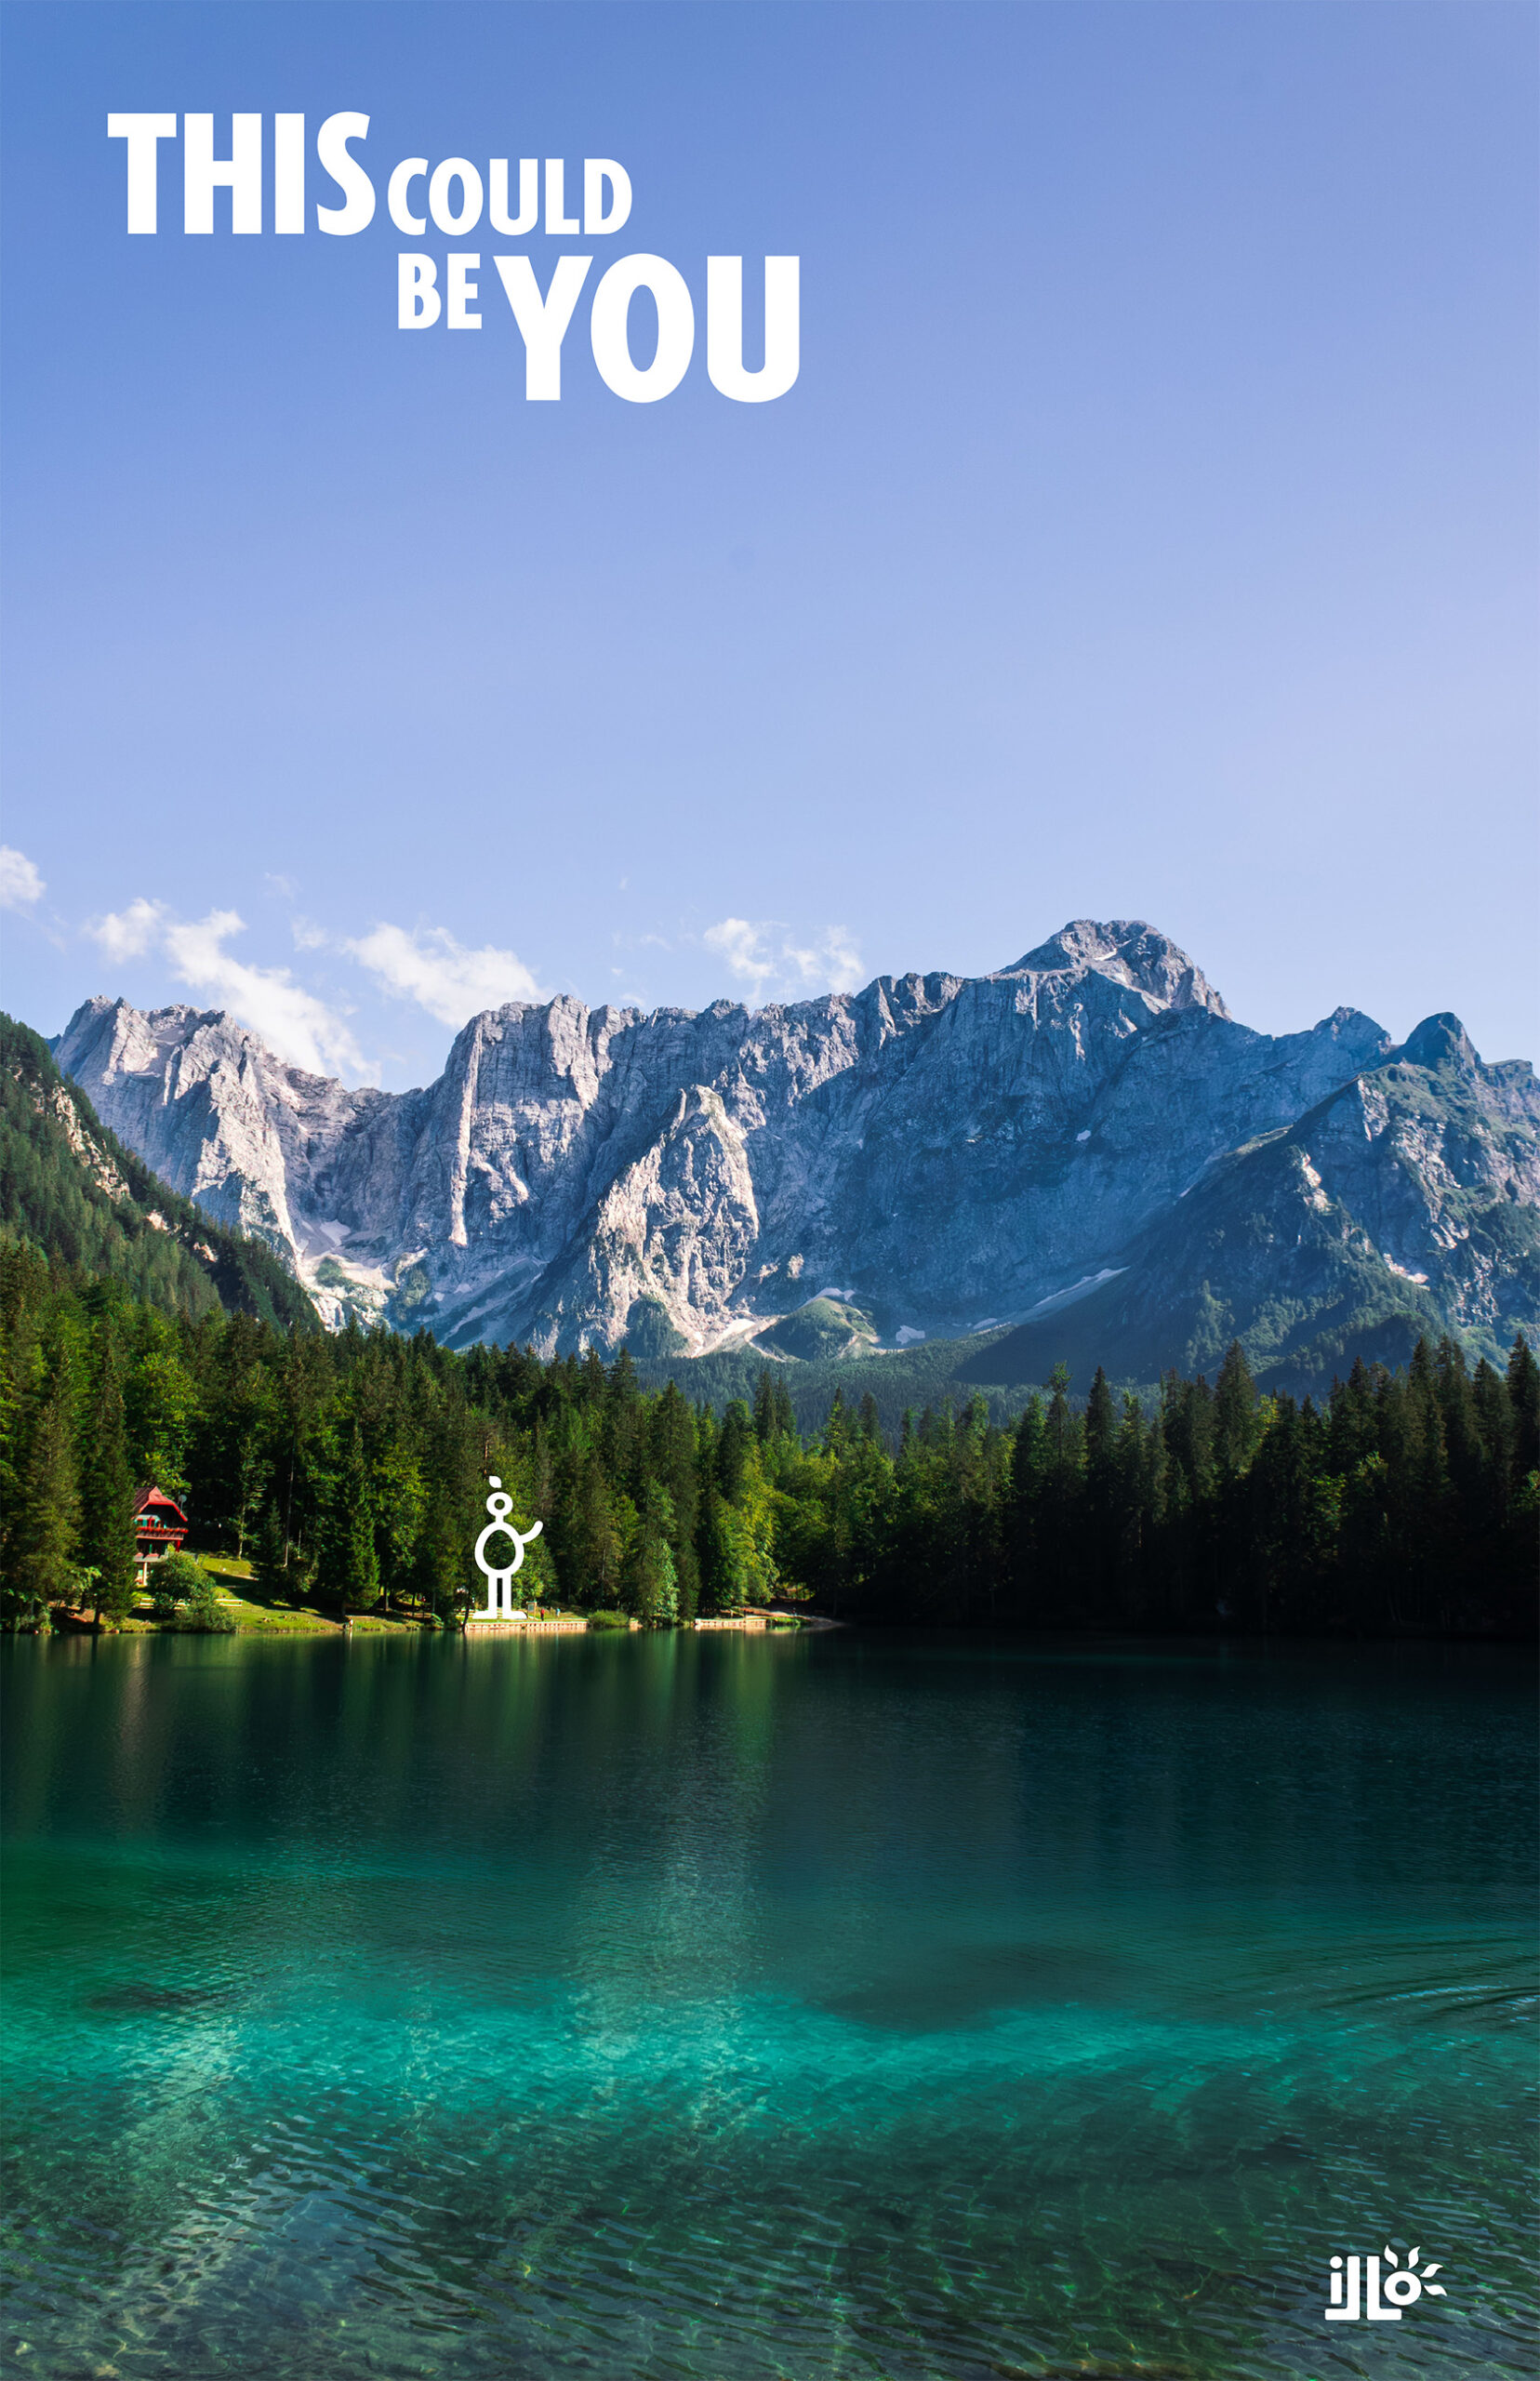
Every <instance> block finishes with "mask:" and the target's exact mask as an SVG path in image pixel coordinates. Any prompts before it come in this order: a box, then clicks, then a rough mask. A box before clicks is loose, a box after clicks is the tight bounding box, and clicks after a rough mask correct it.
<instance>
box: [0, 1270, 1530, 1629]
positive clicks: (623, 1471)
mask: <svg viewBox="0 0 1540 2381" xmlns="http://www.w3.org/2000/svg"><path fill="white" fill-rule="evenodd" d="M1082 1388H1083V1395H1082V1394H1079V1393H1077V1392H1079V1391H1081V1390H1082ZM493 1473H496V1474H497V1475H498V1477H500V1479H501V1480H502V1481H503V1483H504V1485H505V1486H506V1488H508V1489H509V1490H510V1491H511V1494H512V1496H513V1499H514V1518H515V1520H517V1521H519V1522H520V1523H521V1524H522V1525H523V1526H525V1527H527V1525H528V1523H529V1522H530V1521H532V1520H533V1519H536V1518H538V1519H539V1520H540V1521H541V1523H542V1534H541V1536H539V1537H538V1538H537V1539H536V1540H535V1541H534V1543H533V1544H532V1545H531V1546H530V1547H529V1549H528V1551H527V1554H526V1557H525V1563H524V1575H523V1577H522V1578H521V1581H520V1585H521V1589H522V1590H524V1594H525V1596H526V1597H527V1599H528V1600H529V1602H530V1603H538V1604H540V1605H542V1606H548V1607H552V1608H553V1607H556V1606H560V1607H562V1608H563V1609H564V1610H566V1611H581V1612H584V1613H586V1614H591V1615H592V1616H593V1617H594V1619H595V1620H596V1621H597V1622H598V1623H599V1625H601V1626H603V1625H604V1616H607V1615H611V1614H614V1615H619V1616H625V1618H626V1619H628V1620H630V1619H632V1618H634V1619H637V1620H639V1621H641V1622H642V1623H643V1624H644V1626H651V1627H667V1626H675V1625H683V1624H688V1623H691V1622H693V1621H694V1620H695V1619H696V1618H697V1616H725V1615H732V1614H735V1613H737V1612H741V1611H742V1610H743V1609H744V1608H745V1607H746V1606H752V1607H763V1606H766V1605H769V1604H771V1603H788V1602H790V1603H791V1604H792V1605H794V1606H796V1605H801V1606H802V1607H803V1608H804V1609H806V1610H808V1611H811V1612H816V1613H819V1614H823V1615H827V1616H832V1617H838V1618H843V1619H848V1620H862V1621H875V1622H882V1621H887V1622H904V1623H909V1624H921V1625H940V1626H955V1627H969V1626H976V1625H980V1624H993V1625H997V1626H1020V1627H1027V1628H1033V1629H1055V1630H1059V1629H1097V1630H1105V1629H1137V1630H1146V1631H1152V1632H1158V1631H1166V1630H1169V1631H1178V1632H1188V1633H1190V1632H1197V1631H1201V1632H1203V1633H1208V1634H1212V1633H1215V1631H1223V1632H1229V1631H1234V1632H1247V1633H1264V1634H1291V1635H1307V1634H1308V1635H1322V1634H1324V1635H1331V1634H1356V1635H1371V1636H1397V1635H1418V1636H1454V1635H1465V1636H1495V1637H1515V1638H1516V1637H1520V1636H1523V1635H1526V1634H1529V1633H1530V1632H1531V1631H1532V1630H1533V1620H1534V1586H1535V1536H1536V1523H1537V1520H1540V1371H1537V1368H1536V1365H1535V1361H1534V1358H1533V1354H1532V1352H1531V1350H1529V1348H1528V1347H1527V1346H1526V1345H1525V1343H1524V1341H1523V1340H1522V1339H1521V1338H1520V1340H1518V1341H1517V1342H1516V1343H1515V1346H1514V1349H1513V1350H1512V1353H1511V1355H1510V1357H1509V1359H1508V1362H1507V1368H1506V1372H1501V1373H1500V1372H1498V1371H1497V1370H1495V1369H1494V1367H1493V1366H1492V1365H1490V1364H1488V1363H1484V1362H1483V1363H1480V1364H1479V1365H1478V1366H1477V1367H1476V1369H1475V1370H1474V1372H1472V1371H1471V1370H1470V1369H1469V1367H1468V1366H1467V1362H1466V1360H1465V1357H1464V1356H1463V1354H1462V1352H1461V1350H1459V1348H1458V1347H1457V1346H1456V1345H1455V1344H1454V1342H1452V1341H1448V1340H1445V1341H1443V1342H1441V1343H1440V1345H1439V1346H1437V1347H1428V1346H1427V1345H1426V1344H1425V1345H1420V1346H1419V1347H1418V1348H1417V1349H1416V1350H1415V1352H1414V1356H1413V1358H1412V1361H1411V1363H1410V1364H1409V1365H1407V1366H1406V1367H1405V1368H1404V1369H1402V1370H1400V1371H1397V1372H1395V1373H1389V1372H1387V1371H1386V1370H1385V1369H1384V1368H1383V1367H1379V1366H1374V1367H1370V1366H1366V1365H1364V1364H1362V1363H1358V1364H1355V1365H1354V1366H1353V1368H1352V1371H1351V1373H1350V1375H1349V1376H1348V1377H1347V1379H1345V1380H1341V1381H1339V1382H1337V1383H1336V1384H1335V1385H1334V1389H1333V1390H1332V1392H1331V1395H1330V1397H1329V1398H1328V1399H1326V1400H1324V1401H1323V1402H1322V1403H1320V1404H1317V1403H1313V1402H1312V1401H1311V1400H1310V1399H1308V1398H1307V1399H1306V1400H1305V1401H1304V1402H1303V1403H1296V1402H1295V1401H1294V1399H1293V1398H1292V1397H1289V1396H1281V1395H1278V1396H1261V1395H1259V1394H1258V1392H1257V1390H1256V1389H1255V1384H1254V1383H1253V1381H1252V1379H1251V1377H1250V1374H1249V1372H1248V1370H1247V1367H1246V1362H1245V1358H1244V1356H1243V1354H1242V1352H1241V1349H1240V1347H1239V1346H1236V1347H1233V1348H1232V1349H1231V1350H1230V1351H1229V1353H1228V1356H1227V1357H1226V1359H1225V1361H1224V1364H1223V1366H1222V1368H1221V1369H1220V1371H1219V1374H1218V1376H1217V1377H1216V1379H1215V1381H1214V1383H1213V1384H1210V1383H1209V1382H1208V1381H1207V1380H1206V1379H1204V1378H1202V1377H1199V1378H1197V1379H1182V1378H1179V1377H1177V1376H1175V1374H1173V1375H1171V1376H1169V1377H1167V1379H1166V1380H1165V1381H1164V1382H1163V1383H1162V1387H1161V1390H1160V1392H1159V1395H1158V1396H1157V1397H1155V1398H1153V1399H1147V1400H1144V1401H1141V1400H1140V1399H1139V1398H1138V1397H1136V1396H1135V1395H1133V1394H1132V1393H1130V1394H1126V1395H1124V1396H1123V1397H1122V1398H1121V1399H1120V1398H1118V1397H1117V1396H1115V1395H1114V1393H1113V1392H1112V1390H1110V1389H1109V1385H1108V1383H1107V1381H1106V1379H1105V1378H1104V1377H1103V1376H1102V1374H1101V1373H1100V1372H1099V1371H1098V1372H1097V1373H1096V1374H1095V1377H1094V1378H1093V1379H1092V1380H1090V1381H1089V1382H1086V1383H1084V1384H1083V1385H1082V1384H1079V1383H1071V1382H1070V1380H1069V1377H1068V1376H1067V1374H1066V1373H1065V1371H1064V1368H1063V1367H1062V1366H1060V1367H1058V1368H1057V1369H1056V1371H1055V1374H1054V1375H1053V1376H1052V1377H1051V1378H1050V1379H1049V1380H1048V1381H1047V1382H1045V1383H1044V1385H1043V1389H1042V1392H1041V1393H1039V1394H1037V1395H1034V1396H1033V1397H1032V1398H1031V1399H1029V1403H1028V1405H1027V1407H1026V1410H1025V1412H1024V1413H1023V1414H1022V1415H1021V1417H1020V1418H1019V1420H1018V1421H1016V1423H1014V1424H1012V1425H1010V1426H1007V1427H1001V1426H998V1425H996V1424H994V1423H992V1422H991V1421H990V1418H989V1410H988V1407H987V1405H986V1404H985V1403H984V1401H983V1400H982V1399H981V1398H976V1399H975V1400H974V1401H973V1402H972V1403H969V1404H968V1405H966V1406H965V1407H964V1408H963V1410H962V1411H957V1410H955V1409H954V1408H953V1407H952V1406H950V1405H947V1406H945V1407H943V1408H942V1409H941V1410H939V1411H936V1410H931V1409H927V1410H926V1411H925V1412H924V1413H923V1414H912V1413H911V1414H908V1415H906V1416H905V1417H904V1419H903V1423H902V1427H901V1430H899V1431H898V1432H896V1433H895V1434H893V1435H891V1436H884V1433H883V1430H882V1429H881V1427H880V1425H879V1421H878V1417H877V1411H876V1407H875V1405H874V1404H873V1403H872V1402H871V1401H870V1398H869V1399H866V1400H864V1401H863V1403H862V1405H861V1406H860V1407H859V1408H856V1409H855V1410H851V1409H849V1408H847V1407H846V1405H845V1403H844V1401H843V1397H842V1396H841V1395H840V1393H839V1392H838V1391H837V1390H836V1392H835V1395H834V1399H833V1402H832V1404H831V1406H830V1412H829V1415H828V1417H827V1420H826V1422H825V1423H824V1426H823V1428H822V1429H821V1430H818V1431H816V1433H813V1434H810V1435H809V1434H804V1433H803V1432H801V1431H799V1430H797V1429H796V1427H795V1424H794V1421H793V1417H792V1413H791V1406H790V1397H789V1395H788V1393H787V1390H786V1386H785V1383H784V1381H783V1380H781V1379H778V1378H777V1369H776V1368H773V1367H768V1366H767V1367H766V1368H765V1370H764V1371H763V1374H762V1375H761V1376H760V1378H759V1380H758V1383H757V1386H756V1390H755V1394H754V1397H753V1400H752V1403H751V1404H750V1403H748V1402H735V1403H730V1404H729V1405H728V1406H727V1408H726V1410H725V1412H724V1414H723V1415H721V1416H720V1417H719V1416H717V1415H715V1414H714V1413H713V1412H712V1411H711V1410H710V1408H709V1407H707V1406H705V1405H697V1406H692V1405H691V1404H690V1403H688V1402H687V1401H686V1399H685V1398H684V1396H683V1395H682V1393H681V1392H680V1390H679V1389H678V1388H677V1386H674V1385H672V1384H670V1385H669V1386H668V1387H666V1388H664V1389H661V1390H644V1389H643V1388H642V1387H641V1386H640V1384H639V1383H638V1380H637V1377H636V1374H635V1371H634V1368H633V1367H632V1365H631V1361H630V1359H629V1357H628V1356H627V1355H626V1354H625V1353H624V1351H622V1353H621V1354H620V1355H619V1356H618V1357H617V1359H615V1360H614V1361H613V1362H612V1363H604V1362H603V1361H602V1360H601V1359H600V1357H599V1356H598V1355H597V1354H596V1353H592V1352H591V1353H590V1354H588V1355H587V1356H584V1357H581V1358H578V1357H561V1358H557V1359H554V1360H552V1361H551V1362H549V1363H547V1362H542V1361H541V1360H540V1359H539V1358H538V1357H536V1356H535V1355H534V1354H532V1353H531V1352H530V1351H528V1350H520V1349H517V1348H507V1349H497V1348H489V1347H476V1348H471V1349H470V1350H465V1351H463V1352H458V1353H457V1352H455V1351H453V1350H448V1349H445V1348H441V1347H440V1346H438V1345H437V1343H436V1342H435V1341H433V1340H432V1339H431V1337H429V1336H428V1334H427V1333H426V1332H423V1333H419V1334H418V1335H417V1336H416V1337H411V1338H407V1337H402V1336H400V1335H398V1334H395V1333H392V1332H388V1331H383V1330H381V1331H378V1332H371V1333H363V1332H360V1331H359V1330H357V1329H356V1328H351V1329H349V1330H347V1331H344V1332H341V1333H339V1334H337V1335H336V1336H335V1337H325V1336H323V1335H321V1334H319V1333H316V1332H314V1331H302V1330H294V1331H288V1330H285V1329H283V1328H282V1327H279V1326H276V1325H275V1324H272V1322H269V1321H265V1320H261V1319H259V1318H258V1317H255V1316H252V1315H249V1314H244V1313H235V1314H220V1313H209V1312H203V1313H200V1314H198V1315H197V1316H196V1317H193V1316H190V1315H182V1316H179V1317H170V1316H167V1315H166V1314H165V1313H163V1312H160V1311H158V1310H155V1309H154V1308H153V1307H151V1306H149V1305H146V1304H143V1303H140V1302H139V1301H137V1300H136V1299H135V1298H134V1297H131V1296H130V1295H129V1294H128V1293H127V1292H126V1290H125V1289H123V1288H122V1287H121V1286H120V1285H118V1284H114V1283H113V1282H109V1281H102V1280H94V1281H93V1280H87V1279H86V1278H84V1277H83V1276H81V1275H79V1274H72V1273H71V1272H70V1271H69V1270H66V1269H63V1268H61V1267H60V1266H59V1265H58V1264H57V1263H56V1264H53V1265H50V1263H49V1262H48V1260H47V1259H46V1258H45V1257H41V1256H40V1255H39V1254H38V1253H37V1252H36V1251H35V1250H34V1249H33V1248H31V1247H29V1246H26V1245H24V1244H23V1245H17V1244H11V1245H7V1246H3V1247H0V1493H3V1498H4V1523H3V1536H0V1616H3V1617H4V1618H5V1620H6V1621H7V1624H8V1625H10V1626H12V1627H22V1628H27V1627H35V1626H38V1625H39V1624H40V1623H41V1622H42V1620H43V1619H44V1617H45V1616H47V1615H49V1614H57V1615H59V1616H61V1617H62V1616H67V1615H69V1614H71V1613H76V1614H82V1615H85V1616H93V1615H100V1617H101V1619H102V1621H104V1622H105V1623H106V1624H108V1625H112V1624H113V1623H116V1622H122V1621H126V1620H128V1619H129V1618H130V1616H132V1615H133V1614H134V1613H135V1611H136V1607H137V1603H138V1599H137V1597H136V1591H135V1583H134V1536H133V1506H134V1496H135V1492H136V1490H137V1488H138V1487H139V1486H141V1485H142V1484H143V1483H145V1482H147V1481H153V1482H155V1483H157V1484H158V1485H159V1486H160V1487H161V1488H163V1489H165V1490H166V1492H167V1493H168V1494H170V1495H172V1496H175V1497H176V1498H177V1499H178V1501H179V1503H180V1504H181V1505H182V1506H183V1508H184V1510H186V1511H187V1512H188V1514H189V1517H190V1519H191V1521H192V1530H193V1543H194V1544H195V1545H197V1546H199V1547H202V1548H204V1549H206V1550H214V1549H218V1550H219V1552H220V1554H221V1555H222V1556H223V1557H224V1558H225V1559H224V1562H223V1563H214V1564H213V1565H212V1567H213V1568H214V1569H215V1570H216V1571H219V1572H220V1573H221V1575H222V1590H223V1592H222V1597H221V1596H219V1595H215V1596H214V1597H213V1599H212V1601H210V1599H209V1598H208V1597H206V1596H203V1591H202V1590H196V1593H197V1595H198V1596H200V1597H202V1601H201V1602H200V1603H196V1605H195V1606H193V1605H192V1604H190V1603H189V1598H190V1597H191V1596H192V1592H193V1583H192V1582H189V1595H188V1596H184V1597H183V1598H181V1599H179V1602H180V1603H183V1604H187V1605H188V1606H189V1609H188V1610H187V1611H186V1612H184V1613H183V1615H182V1616H181V1619H180V1620H179V1622H177V1623H176V1625H183V1626H205V1625H208V1626H219V1625H223V1624H222V1619H221V1617H220V1616H221V1615H222V1616H223V1617H224V1618H228V1617H229V1616H230V1613H231V1609H232V1603H231V1600H232V1595H233V1596H234V1597H235V1598H236V1600H237V1601H238V1602H239V1603H244V1604H245V1605H246V1612H247V1613H248V1614H249V1615H250V1616H251V1617H250V1618H249V1619H246V1618H243V1616H242V1615H241V1614H239V1613H237V1614H236V1615H235V1616H236V1617H237V1618H238V1619H242V1625H247V1626H275V1627H276V1626H284V1625H289V1626H299V1627H303V1626H306V1625H309V1624H307V1620H306V1617H305V1616H307V1615H308V1616H312V1623H313V1625H322V1626H324V1625H326V1622H327V1619H328V1616H329V1618H330V1620H331V1622H332V1625H336V1624H337V1623H338V1622H339V1621H340V1619H341V1617H342V1616H355V1615H356V1616H362V1617H365V1618H367V1619H368V1620H369V1621H370V1622H372V1623H374V1624H377V1625H386V1624H389V1625H392V1626H406V1625H418V1626H421V1625H424V1624H426V1623H436V1624H439V1625H445V1624H448V1625H454V1624H455V1623H456V1622H457V1621H458V1620H460V1619H462V1618H463V1616H464V1614H465V1611H466V1608H467V1606H468V1604H469V1603H471V1601H475V1602H477V1603H479V1602H480V1601H481V1577H480V1574H479V1573H478V1572H477V1571H476V1570H475V1567H474V1563H473V1555H472V1550H473V1548H474V1545H475V1541H476V1537H477V1535H478V1533H479V1532H480V1530H481V1528H482V1527H483V1525H484V1523H485V1496H486V1484H487V1479H488V1475H489V1474H493ZM199 1613H201V1614H202V1615H203V1616H204V1617H203V1619H202V1620H200V1619H199V1618H198V1617H197V1615H198V1614H199ZM285 1616H290V1617H289V1619H288V1620H287V1622H286V1623H285ZM163 1625H173V1619H172V1618H167V1619H166V1620H165V1622H164V1623H163Z"/></svg>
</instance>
